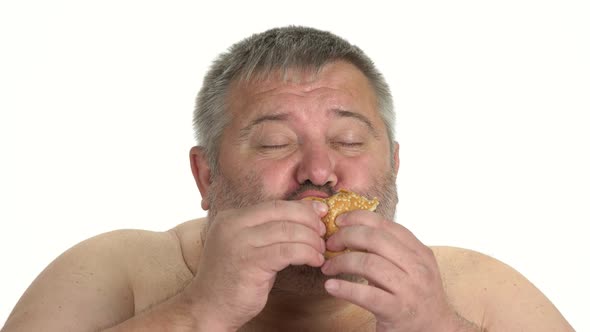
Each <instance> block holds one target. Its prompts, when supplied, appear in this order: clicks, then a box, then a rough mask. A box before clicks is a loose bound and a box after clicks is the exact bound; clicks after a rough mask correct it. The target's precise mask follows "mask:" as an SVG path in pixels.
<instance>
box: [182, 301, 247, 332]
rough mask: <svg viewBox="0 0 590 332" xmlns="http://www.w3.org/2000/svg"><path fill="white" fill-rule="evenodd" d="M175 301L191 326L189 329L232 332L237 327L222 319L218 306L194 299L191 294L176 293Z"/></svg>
mask: <svg viewBox="0 0 590 332" xmlns="http://www.w3.org/2000/svg"><path fill="white" fill-rule="evenodd" d="M177 297H178V299H177V302H178V304H179V306H180V307H181V308H182V309H181V310H182V312H184V314H183V316H184V317H185V319H186V321H187V322H188V323H189V324H190V326H191V331H198V332H200V331H203V332H209V331H220V332H234V331H237V330H238V329H237V328H233V327H231V326H229V325H228V322H227V321H226V320H224V319H223V317H221V316H223V315H221V314H220V311H219V310H218V308H214V307H213V306H212V305H210V304H208V303H206V302H205V301H202V300H201V299H195V298H194V296H193V294H187V293H185V292H180V293H179V294H177Z"/></svg>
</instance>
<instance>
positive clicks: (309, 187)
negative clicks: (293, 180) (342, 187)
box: [284, 180, 336, 201]
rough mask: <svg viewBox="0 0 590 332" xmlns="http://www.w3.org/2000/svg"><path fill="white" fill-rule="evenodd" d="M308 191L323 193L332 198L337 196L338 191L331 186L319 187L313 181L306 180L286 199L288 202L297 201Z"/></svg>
mask: <svg viewBox="0 0 590 332" xmlns="http://www.w3.org/2000/svg"><path fill="white" fill-rule="evenodd" d="M308 190H315V191H320V192H323V193H326V194H327V195H328V196H332V195H335V194H336V190H335V189H334V188H333V187H332V186H330V185H329V184H324V185H321V186H318V185H317V184H313V183H312V182H311V181H309V180H306V181H305V182H303V183H302V184H301V185H300V186H299V188H297V189H295V190H294V191H293V192H291V193H289V194H287V195H286V196H285V197H284V199H285V200H287V201H292V200H295V199H297V197H299V195H301V194H302V193H304V192H305V191H308Z"/></svg>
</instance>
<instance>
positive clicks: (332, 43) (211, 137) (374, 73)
mask: <svg viewBox="0 0 590 332" xmlns="http://www.w3.org/2000/svg"><path fill="white" fill-rule="evenodd" d="M336 61H345V62H348V63H350V64H353V65H354V66H355V67H356V68H357V69H358V70H360V71H361V72H362V73H363V74H364V75H365V76H366V78H367V79H368V80H369V83H370V85H371V88H372V91H373V93H374V94H375V97H376V101H377V108H378V110H379V112H380V116H381V119H382V121H383V122H384V124H385V127H386V128H387V134H388V137H389V143H390V144H391V146H392V147H393V142H394V139H395V136H394V125H395V115H394V112H393V102H392V98H391V93H390V91H389V87H388V85H387V83H386V82H385V80H384V78H383V76H382V75H381V73H380V72H379V71H378V70H377V68H376V67H375V65H374V64H373V62H372V61H371V59H369V57H367V56H366V55H365V53H364V52H363V51H362V50H361V49H360V48H358V47H356V46H354V45H351V44H350V43H348V42H347V41H345V40H344V39H342V38H340V37H338V36H336V35H334V34H332V33H329V32H326V31H320V30H316V29H312V28H307V27H293V26H291V27H283V28H276V29H271V30H268V31H265V32H263V33H260V34H254V35H252V36H251V37H249V38H246V39H244V40H242V41H240V42H238V43H236V44H234V45H232V46H231V47H230V48H229V50H228V52H226V53H223V54H221V55H220V56H219V57H218V58H217V59H216V60H215V61H214V63H213V64H212V66H211V68H210V69H209V71H208V73H207V75H206V76H205V79H204V80H203V85H202V88H201V90H200V91H199V94H198V97H197V103H196V108H195V111H194V116H193V126H194V131H195V137H196V138H197V141H198V143H199V145H200V146H202V147H203V149H204V153H205V154H206V156H207V160H208V161H209V164H210V167H211V171H212V172H213V174H215V173H216V172H217V167H218V156H219V144H220V141H221V139H220V138H221V135H222V133H223V131H224V129H225V128H226V127H227V125H228V124H229V122H230V114H228V107H229V105H228V104H229V102H230V101H229V99H228V98H229V95H230V93H231V88H232V86H233V85H235V84H237V83H238V82H250V81H252V80H264V79H266V78H268V77H269V76H270V75H273V74H275V73H276V72H279V73H281V76H282V78H283V79H297V73H298V72H301V71H305V72H308V73H314V72H317V71H318V70H320V69H321V68H322V67H324V66H325V65H326V64H329V63H332V62H336ZM288 73H294V75H293V76H292V77H289V76H288V75H287V74H288Z"/></svg>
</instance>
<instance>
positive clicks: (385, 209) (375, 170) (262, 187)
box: [191, 27, 399, 290]
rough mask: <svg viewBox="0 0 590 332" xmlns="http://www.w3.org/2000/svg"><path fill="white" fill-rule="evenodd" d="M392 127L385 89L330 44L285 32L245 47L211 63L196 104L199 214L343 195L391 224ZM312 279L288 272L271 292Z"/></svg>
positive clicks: (312, 34) (348, 53) (356, 53)
mask: <svg viewBox="0 0 590 332" xmlns="http://www.w3.org/2000/svg"><path fill="white" fill-rule="evenodd" d="M393 118H394V116H393V109H392V102H391V96H390V93H389V90H388V87H387V84H386V83H385V81H384V80H383V78H382V77H381V75H380V74H379V73H378V72H377V70H376V69H375V68H374V66H373V64H372V62H371V61H370V60H369V59H368V58H367V57H366V56H365V55H364V53H362V51H361V50H360V49H358V48H357V47H355V46H352V45H350V44H349V43H347V42H346V41H344V40H342V39H340V38H339V37H336V36H334V35H332V34H330V33H327V32H322V31H318V30H314V29H309V28H296V27H289V28H283V29H273V30H269V31H267V32H265V33H262V34H259V35H254V36H252V37H250V38H248V39H245V40H244V41H242V42H240V43H238V44H236V45H234V46H232V48H231V49H230V51H229V53H226V54H223V55H221V56H220V58H219V59H218V60H217V61H216V62H215V63H214V64H213V67H212V68H211V69H210V71H209V73H208V74H207V76H206V78H205V81H204V86H203V88H202V89H201V91H200V93H199V97H198V99H197V109H196V111H195V125H196V130H197V133H198V138H199V143H200V144H201V147H195V148H193V149H192V150H191V164H192V169H193V174H194V176H195V179H196V181H197V184H198V186H199V190H200V191H201V196H202V199H203V201H202V206H203V208H204V209H209V210H210V211H209V218H210V221H212V222H214V219H215V215H216V213H217V212H218V211H221V210H224V209H229V208H238V207H242V206H247V205H252V204H256V203H259V202H261V201H264V200H270V199H285V200H292V199H301V198H303V197H305V196H309V195H314V196H317V193H318V192H320V193H323V194H325V195H330V194H333V193H335V192H336V191H337V190H339V189H349V190H353V191H356V192H358V193H361V194H364V195H365V196H369V197H377V198H378V199H379V200H380V202H381V204H380V205H379V207H378V210H377V212H378V213H380V214H382V215H384V216H386V217H387V218H389V219H393V216H394V213H395V205H396V203H397V193H396V188H395V177H396V174H397V169H398V166H399V158H398V145H397V143H395V141H394V136H393ZM316 270H317V269H316ZM302 275H305V276H308V278H301V277H298V276H302ZM322 278H323V276H322V275H321V272H319V270H318V271H315V270H313V269H311V268H307V267H290V268H288V269H286V270H285V271H282V273H280V274H279V275H278V276H277V283H276V284H275V285H278V286H279V287H282V286H285V285H288V287H285V288H289V287H291V286H293V287H292V288H290V289H295V290H298V289H310V288H313V287H314V286H317V285H321V282H318V281H321V279H322Z"/></svg>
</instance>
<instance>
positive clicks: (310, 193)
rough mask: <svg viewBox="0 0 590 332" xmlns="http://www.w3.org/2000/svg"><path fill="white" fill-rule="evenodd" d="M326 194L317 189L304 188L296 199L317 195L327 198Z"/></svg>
mask: <svg viewBox="0 0 590 332" xmlns="http://www.w3.org/2000/svg"><path fill="white" fill-rule="evenodd" d="M328 196H329V195H328V194H327V193H325V192H323V191H318V190H306V191H304V192H302V193H301V194H300V195H299V196H298V197H297V198H298V199H304V198H307V197H319V198H328Z"/></svg>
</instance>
